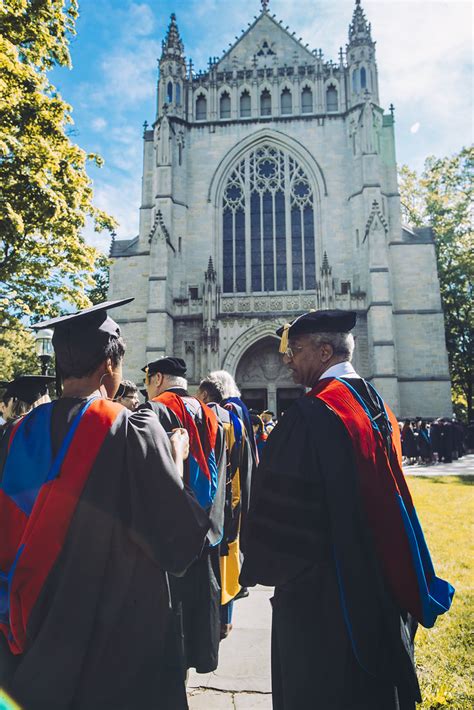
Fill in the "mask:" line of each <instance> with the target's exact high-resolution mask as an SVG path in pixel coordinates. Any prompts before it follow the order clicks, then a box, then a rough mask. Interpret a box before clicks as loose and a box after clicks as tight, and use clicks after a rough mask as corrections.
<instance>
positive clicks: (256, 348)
mask: <svg viewBox="0 0 474 710" xmlns="http://www.w3.org/2000/svg"><path fill="white" fill-rule="evenodd" d="M279 342H280V341H279V339H278V338H273V337H271V336H268V337H264V338H262V339H260V340H258V341H257V342H256V343H253V345H251V346H250V347H249V348H248V349H247V350H246V351H245V352H244V354H243V355H242V357H241V358H240V360H239V363H238V365H237V370H236V378H235V379H236V382H237V384H238V386H239V388H240V390H241V393H242V399H243V400H244V402H245V403H246V405H247V406H248V407H249V409H256V410H257V411H259V412H261V411H263V410H264V409H270V410H271V411H272V412H275V414H276V416H277V417H278V416H280V415H281V413H282V412H284V411H285V409H287V408H288V407H289V406H290V404H292V402H294V400H295V399H297V398H298V397H300V396H301V395H302V394H303V392H304V389H303V388H302V387H299V386H298V385H295V384H294V382H293V378H292V377H291V373H290V371H289V370H288V369H287V367H286V366H285V365H284V364H283V360H282V357H281V355H280V353H279V352H278V345H279Z"/></svg>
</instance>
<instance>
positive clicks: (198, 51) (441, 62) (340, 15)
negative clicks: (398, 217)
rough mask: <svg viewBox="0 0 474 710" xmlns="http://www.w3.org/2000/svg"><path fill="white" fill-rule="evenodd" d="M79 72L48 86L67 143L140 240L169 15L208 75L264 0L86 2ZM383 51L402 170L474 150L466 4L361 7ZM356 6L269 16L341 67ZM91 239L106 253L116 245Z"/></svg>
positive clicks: (295, 1) (292, 6) (384, 84)
mask: <svg viewBox="0 0 474 710" xmlns="http://www.w3.org/2000/svg"><path fill="white" fill-rule="evenodd" d="M79 6H80V7H79V10H80V18H79V20H78V23H77V37H75V38H74V39H73V41H72V43H71V55H72V62H73V69H72V70H71V71H68V70H65V69H56V70H54V71H53V72H52V76H51V79H52V81H53V83H54V84H55V85H56V87H57V88H58V89H59V91H60V93H61V94H62V96H63V98H64V99H65V100H66V101H68V102H69V103H70V104H71V105H72V107H73V118H74V126H73V128H72V138H73V140H74V141H75V142H76V143H78V144H79V145H80V146H81V147H82V148H84V149H85V150H87V151H96V152H98V153H100V154H101V155H102V156H103V158H104V159H105V167H104V168H102V169H101V170H98V169H96V168H93V167H92V166H90V167H89V174H90V175H91V177H92V178H93V181H94V193H95V204H96V205H97V206H98V207H101V208H103V209H105V210H107V211H108V212H109V213H111V214H113V215H114V216H115V217H116V219H118V221H119V222H120V227H119V228H118V230H117V234H118V237H119V238H123V239H125V238H129V237H132V236H135V235H136V234H137V232H138V208H139V204H140V183H141V171H142V133H143V128H142V124H143V122H144V121H145V120H147V121H148V122H149V123H152V122H153V120H154V118H155V112H156V79H157V59H158V57H159V56H160V53H161V40H162V38H163V37H164V35H165V32H166V28H167V26H168V22H169V16H170V14H171V12H175V13H176V15H177V21H178V26H179V29H180V32H181V37H182V39H183V41H184V46H185V53H186V56H187V58H188V59H189V58H192V59H193V62H194V66H195V68H196V69H205V67H206V65H207V59H208V57H209V56H211V55H212V56H214V55H216V56H220V55H221V54H222V52H223V50H224V49H226V48H227V47H228V45H229V42H233V41H235V36H236V35H237V36H238V35H240V33H241V30H242V29H243V28H246V27H247V25H248V23H249V22H252V21H253V19H254V15H256V14H258V13H259V12H260V1H259V0H246V2H230V1H229V0H158V2H156V1H155V2H153V1H152V0H150V1H149V2H140V0H79ZM362 6H363V8H364V10H365V12H366V15H367V18H368V19H369V21H370V22H371V23H372V36H373V38H374V39H375V40H376V42H377V47H376V51H377V62H378V70H379V86H380V98H381V104H382V106H383V107H384V108H385V110H388V106H389V104H390V103H391V102H393V104H394V105H395V119H396V136H397V158H398V162H399V163H400V164H401V163H407V164H408V165H410V167H413V168H416V169H421V167H422V166H423V162H424V159H425V158H426V156H428V155H432V154H434V155H437V156H444V155H449V154H452V153H454V152H456V151H458V150H459V149H460V148H461V147H462V146H463V145H467V144H469V143H470V142H472V109H473V106H472V58H471V57H472V30H471V28H472V3H471V2H470V0H362ZM353 8H354V1H353V0H270V5H269V9H270V12H271V13H272V14H273V13H275V14H276V17H277V19H279V20H280V19H281V20H283V23H284V24H285V25H289V27H290V31H295V32H296V35H297V36H298V37H302V38H303V41H304V42H305V43H306V42H308V43H309V46H310V48H318V49H319V48H321V49H322V50H323V53H324V56H325V58H326V59H327V60H329V59H334V60H336V59H337V54H338V50H339V47H340V46H344V45H345V44H346V41H347V29H348V25H349V22H350V20H351V17H352V12H353ZM85 237H86V239H87V240H88V241H89V242H90V243H93V244H94V245H96V246H97V247H99V248H102V249H104V250H105V251H107V249H108V243H109V238H108V236H106V235H96V234H95V233H94V232H93V230H92V228H91V227H90V226H89V227H88V228H87V229H86V230H85Z"/></svg>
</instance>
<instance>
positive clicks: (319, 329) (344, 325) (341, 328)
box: [276, 309, 357, 338]
mask: <svg viewBox="0 0 474 710" xmlns="http://www.w3.org/2000/svg"><path fill="white" fill-rule="evenodd" d="M356 319H357V314H356V313H354V311H342V310H340V309H334V310H328V311H310V312H309V313H303V315H301V316H298V318H296V319H295V320H294V321H292V322H291V323H290V327H289V329H288V336H289V337H290V338H294V337H296V336H297V335H305V334H307V333H348V332H349V331H350V330H352V328H353V327H354V326H355V324H356ZM284 330H285V326H282V327H281V328H278V330H277V331H276V334H277V335H278V336H279V337H280V338H281V336H282V335H283V331H284Z"/></svg>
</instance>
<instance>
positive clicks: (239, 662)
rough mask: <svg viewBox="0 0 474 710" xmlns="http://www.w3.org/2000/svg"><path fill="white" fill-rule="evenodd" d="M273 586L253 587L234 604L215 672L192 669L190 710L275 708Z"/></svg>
mask: <svg viewBox="0 0 474 710" xmlns="http://www.w3.org/2000/svg"><path fill="white" fill-rule="evenodd" d="M272 593H273V590H272V589H270V588H269V587H253V588H252V589H251V590H250V595H249V596H248V597H247V598H246V599H239V601H237V602H235V604H234V618H233V624H234V628H233V629H232V631H231V633H230V635H229V637H228V638H226V639H225V641H222V643H221V646H220V652H219V667H218V669H217V670H216V671H214V673H209V674H207V675H201V674H198V673H194V672H191V673H190V677H189V681H188V695H189V707H190V710H271V707H272V700H271V684H270V625H271V606H270V601H269V600H270V597H271V596H272Z"/></svg>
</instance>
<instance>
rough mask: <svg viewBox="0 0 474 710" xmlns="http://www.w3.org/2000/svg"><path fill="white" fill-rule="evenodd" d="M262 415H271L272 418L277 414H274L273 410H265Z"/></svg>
mask: <svg viewBox="0 0 474 710" xmlns="http://www.w3.org/2000/svg"><path fill="white" fill-rule="evenodd" d="M262 414H270V416H272V417H274V416H275V412H272V410H271V409H264V410H263V412H262Z"/></svg>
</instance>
